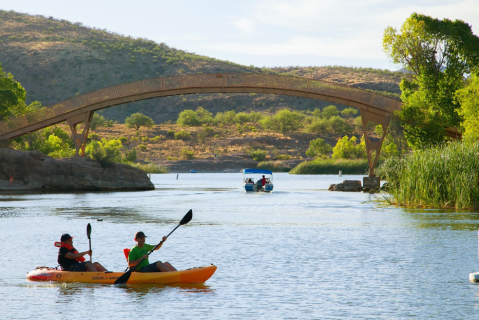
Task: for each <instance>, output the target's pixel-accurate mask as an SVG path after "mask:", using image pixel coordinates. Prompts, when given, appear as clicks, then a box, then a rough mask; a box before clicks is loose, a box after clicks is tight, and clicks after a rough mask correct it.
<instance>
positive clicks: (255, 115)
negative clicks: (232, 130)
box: [249, 111, 264, 123]
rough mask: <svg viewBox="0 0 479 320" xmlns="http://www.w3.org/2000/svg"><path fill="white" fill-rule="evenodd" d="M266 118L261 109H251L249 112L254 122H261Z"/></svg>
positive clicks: (250, 118)
mask: <svg viewBox="0 0 479 320" xmlns="http://www.w3.org/2000/svg"><path fill="white" fill-rule="evenodd" d="M263 118H264V115H263V114H262V113H261V112H259V111H251V112H250V113H249V120H250V121H251V122H254V123H259V122H260V121H261V120H262V119H263Z"/></svg>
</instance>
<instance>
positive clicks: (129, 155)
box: [122, 148, 137, 163]
mask: <svg viewBox="0 0 479 320" xmlns="http://www.w3.org/2000/svg"><path fill="white" fill-rule="evenodd" d="M136 157H137V154H136V148H133V149H131V150H128V149H125V152H124V153H123V158H122V162H124V163H127V162H133V161H135V160H136Z"/></svg>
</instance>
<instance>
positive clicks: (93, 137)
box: [88, 133, 101, 141]
mask: <svg viewBox="0 0 479 320" xmlns="http://www.w3.org/2000/svg"><path fill="white" fill-rule="evenodd" d="M88 138H90V140H96V141H100V140H101V139H100V136H99V135H97V134H96V133H92V134H90V135H89V136H88Z"/></svg>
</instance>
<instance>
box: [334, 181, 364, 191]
mask: <svg viewBox="0 0 479 320" xmlns="http://www.w3.org/2000/svg"><path fill="white" fill-rule="evenodd" d="M328 190H329V191H353V192H358V191H362V190H363V188H362V187H361V181H359V180H343V182H342V183H338V184H331V185H329V188H328Z"/></svg>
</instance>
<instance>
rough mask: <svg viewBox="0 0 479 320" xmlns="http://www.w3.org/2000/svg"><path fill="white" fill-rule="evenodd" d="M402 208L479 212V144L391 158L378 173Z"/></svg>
mask: <svg viewBox="0 0 479 320" xmlns="http://www.w3.org/2000/svg"><path fill="white" fill-rule="evenodd" d="M376 172H377V173H378V174H379V175H380V176H381V178H382V179H383V180H387V181H389V192H390V193H391V194H392V195H393V196H394V199H395V201H396V203H397V204H398V205H402V206H409V207H432V208H455V209H478V208H479V142H478V141H476V142H451V143H448V144H444V145H441V146H437V147H433V148H428V149H424V150H420V151H416V152H414V153H413V154H410V155H408V156H406V157H403V158H390V159H387V160H386V161H384V162H383V163H382V164H381V165H380V166H379V167H378V169H377V170H376Z"/></svg>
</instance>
